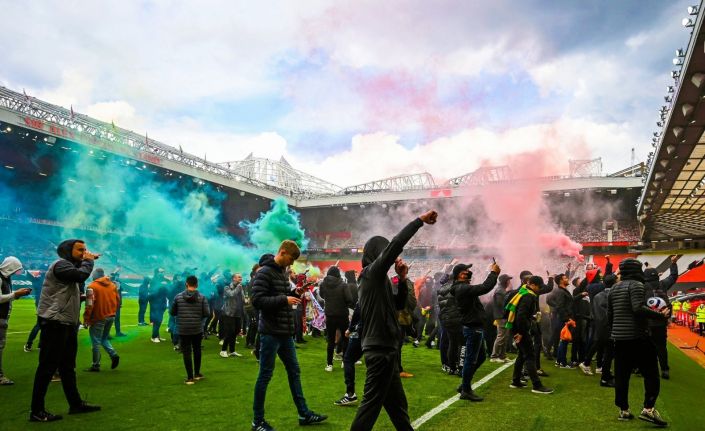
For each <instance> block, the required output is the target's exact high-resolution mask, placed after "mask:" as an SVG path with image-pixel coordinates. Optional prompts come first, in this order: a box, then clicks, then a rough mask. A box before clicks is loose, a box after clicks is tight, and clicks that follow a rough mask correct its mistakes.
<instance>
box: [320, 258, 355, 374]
mask: <svg viewBox="0 0 705 431" xmlns="http://www.w3.org/2000/svg"><path fill="white" fill-rule="evenodd" d="M320 293H321V298H323V301H325V302H324V312H325V315H326V335H327V337H326V338H327V341H328V345H327V349H326V354H327V355H326V359H327V361H328V362H326V364H327V368H326V370H330V371H333V350H334V349H335V334H336V332H337V331H340V334H341V335H342V334H345V330H346V329H348V326H349V325H350V321H349V320H348V314H349V311H348V308H352V307H353V306H354V305H353V300H352V297H351V296H350V290H349V289H348V286H347V284H346V283H345V282H344V281H343V280H342V279H341V278H340V270H339V269H338V268H337V267H335V266H331V267H330V268H329V269H328V273H327V274H326V276H325V278H324V279H323V281H322V282H321V288H320ZM340 343H341V351H343V352H345V351H346V349H347V347H348V338H347V337H345V336H343V337H342V338H341V340H340Z"/></svg>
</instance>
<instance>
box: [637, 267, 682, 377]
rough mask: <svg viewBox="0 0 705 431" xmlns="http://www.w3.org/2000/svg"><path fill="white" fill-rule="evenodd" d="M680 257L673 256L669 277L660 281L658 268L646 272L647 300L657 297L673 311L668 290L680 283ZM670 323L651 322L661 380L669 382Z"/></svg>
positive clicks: (650, 331)
mask: <svg viewBox="0 0 705 431" xmlns="http://www.w3.org/2000/svg"><path fill="white" fill-rule="evenodd" d="M678 258H679V257H678V255H673V256H671V267H670V273H669V275H668V277H666V278H665V279H663V280H659V273H658V270H657V269H656V268H646V269H645V270H644V294H645V295H646V298H647V299H648V298H651V297H653V296H657V297H659V298H662V299H663V300H664V301H666V305H667V306H668V307H669V308H670V309H672V308H673V307H672V305H671V302H670V301H669V299H668V294H667V292H668V289H670V288H671V286H673V285H674V284H675V283H676V281H678V264H677V263H676V262H678ZM667 328H668V321H661V320H649V334H650V336H651V341H653V343H654V344H655V345H656V352H657V353H658V362H659V366H660V367H661V378H662V379H666V380H668V379H669V378H670V377H671V372H670V368H669V366H668V347H667V346H668V341H667V338H668V331H667Z"/></svg>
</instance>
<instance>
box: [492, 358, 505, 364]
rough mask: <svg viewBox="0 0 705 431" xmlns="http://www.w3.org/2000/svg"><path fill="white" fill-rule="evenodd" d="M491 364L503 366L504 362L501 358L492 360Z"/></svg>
mask: <svg viewBox="0 0 705 431" xmlns="http://www.w3.org/2000/svg"><path fill="white" fill-rule="evenodd" d="M490 362H494V363H495V364H503V363H504V360H503V359H499V358H491V359H490Z"/></svg>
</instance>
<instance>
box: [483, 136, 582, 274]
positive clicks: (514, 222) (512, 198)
mask: <svg viewBox="0 0 705 431" xmlns="http://www.w3.org/2000/svg"><path fill="white" fill-rule="evenodd" d="M507 162H508V164H509V167H510V169H511V172H512V175H513V177H514V178H515V180H514V181H511V182H506V183H498V184H490V185H487V186H484V187H480V188H478V195H477V197H478V198H479V203H481V204H482V206H483V207H484V211H485V213H486V217H487V220H486V223H485V224H484V225H481V226H480V229H478V231H480V232H483V231H484V232H486V233H487V234H486V235H483V237H482V238H479V241H478V243H479V244H480V246H481V248H482V249H484V250H493V251H494V252H495V253H496V255H497V261H498V263H500V266H501V267H502V269H503V272H507V273H510V274H518V272H520V271H522V270H524V269H528V270H531V271H534V273H537V274H541V275H544V271H545V270H551V271H552V272H556V271H558V270H562V268H559V267H557V265H556V264H555V260H556V258H558V257H560V256H567V257H572V258H575V259H577V260H578V261H583V256H582V255H581V254H580V251H581V250H582V246H581V245H580V244H578V243H576V242H574V241H572V240H571V239H570V238H569V237H568V236H567V235H566V234H565V233H563V232H562V231H561V229H560V228H559V227H558V226H556V225H555V223H554V222H553V220H551V217H550V213H549V209H548V207H547V205H546V202H545V200H544V198H543V185H544V184H545V183H546V180H544V179H541V177H546V176H549V175H556V174H558V173H560V172H559V171H558V170H557V169H559V168H560V167H562V166H563V165H564V164H565V163H566V162H567V161H566V160H565V153H564V152H562V151H554V149H552V148H544V149H540V150H536V151H532V152H525V153H521V154H516V155H513V156H512V157H510V158H509V160H507ZM549 266H550V268H549Z"/></svg>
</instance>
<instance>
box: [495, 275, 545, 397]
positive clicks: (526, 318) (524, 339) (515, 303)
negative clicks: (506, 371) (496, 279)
mask: <svg viewBox="0 0 705 431" xmlns="http://www.w3.org/2000/svg"><path fill="white" fill-rule="evenodd" d="M525 280H526V281H527V282H526V283H525V284H524V285H522V286H521V287H520V288H519V290H518V291H517V292H516V294H515V295H514V296H513V297H512V298H511V299H510V300H509V303H508V304H507V306H506V307H505V310H506V311H507V312H508V314H507V326H506V327H507V329H509V330H510V331H511V333H512V338H513V339H514V343H515V344H516V346H517V349H518V350H519V354H518V355H517V359H516V362H514V373H513V374H512V382H511V384H510V385H509V387H510V388H512V389H522V388H524V387H526V385H525V384H524V383H523V382H522V381H521V376H522V374H523V372H524V369H526V371H527V373H528V374H529V378H530V379H531V383H532V384H533V389H532V390H531V392H533V393H535V394H551V393H553V389H551V388H547V387H545V386H544V385H543V384H542V383H541V379H540V377H539V374H538V369H537V367H536V357H537V356H538V354H537V352H536V351H535V343H534V342H533V339H532V337H533V336H534V335H533V333H532V332H533V331H535V330H536V327H537V325H536V314H537V310H538V303H539V299H538V297H539V291H540V290H541V288H542V287H543V286H544V283H543V279H542V278H541V277H539V276H538V275H532V276H529V277H528V278H525Z"/></svg>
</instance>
